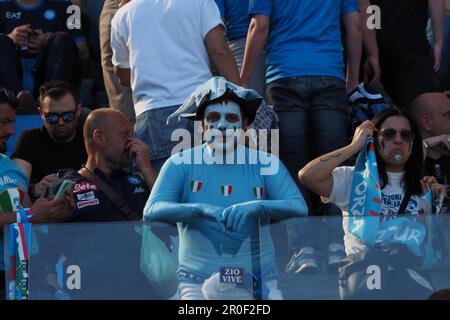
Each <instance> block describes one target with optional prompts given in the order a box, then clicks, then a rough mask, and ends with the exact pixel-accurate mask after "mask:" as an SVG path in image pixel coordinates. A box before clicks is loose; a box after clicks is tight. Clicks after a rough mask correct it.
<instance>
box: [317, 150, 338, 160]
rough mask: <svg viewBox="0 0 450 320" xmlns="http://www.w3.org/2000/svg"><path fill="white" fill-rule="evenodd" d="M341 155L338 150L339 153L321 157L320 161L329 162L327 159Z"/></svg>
mask: <svg viewBox="0 0 450 320" xmlns="http://www.w3.org/2000/svg"><path fill="white" fill-rule="evenodd" d="M340 156H341V153H340V152H338V153H335V154H333V155H331V156H328V157H323V158H320V161H322V162H327V161H329V160H331V159H333V158H339V157H340Z"/></svg>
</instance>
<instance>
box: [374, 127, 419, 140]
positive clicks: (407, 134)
mask: <svg viewBox="0 0 450 320" xmlns="http://www.w3.org/2000/svg"><path fill="white" fill-rule="evenodd" d="M397 132H400V137H401V138H402V140H403V141H405V142H408V143H411V142H412V141H413V140H414V133H413V132H412V131H411V130H407V129H400V130H397V129H394V128H385V129H383V130H381V131H380V136H381V137H382V138H383V139H384V140H385V141H392V140H394V139H395V137H396V136H397Z"/></svg>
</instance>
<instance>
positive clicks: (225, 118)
mask: <svg viewBox="0 0 450 320" xmlns="http://www.w3.org/2000/svg"><path fill="white" fill-rule="evenodd" d="M203 125H204V127H205V128H206V130H207V132H206V134H205V136H206V141H207V143H209V144H210V146H211V147H212V149H213V150H216V151H219V152H229V151H231V150H234V148H235V146H236V143H237V138H238V137H237V136H236V131H237V130H238V129H242V126H243V119H242V115H241V109H240V107H239V105H238V104H237V103H235V102H232V101H221V102H218V103H214V104H211V105H209V106H207V107H206V110H205V117H204V120H203Z"/></svg>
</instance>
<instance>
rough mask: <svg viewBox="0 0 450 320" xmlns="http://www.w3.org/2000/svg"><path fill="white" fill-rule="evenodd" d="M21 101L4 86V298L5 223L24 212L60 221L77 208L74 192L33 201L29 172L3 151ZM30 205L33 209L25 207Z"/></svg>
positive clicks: (0, 210) (0, 207) (1, 272)
mask: <svg viewBox="0 0 450 320" xmlns="http://www.w3.org/2000/svg"><path fill="white" fill-rule="evenodd" d="M17 104H18V103H17V100H16V98H15V97H14V94H13V92H11V91H9V90H7V89H5V88H3V87H0V300H2V299H4V297H5V265H4V254H3V247H4V244H3V226H5V225H7V224H11V223H15V222H17V221H19V220H20V221H21V219H23V218H25V217H24V215H26V216H27V217H29V219H30V221H32V222H48V221H58V220H61V219H65V218H66V217H67V214H68V213H70V212H72V210H73V201H72V200H71V195H70V196H69V195H67V196H66V197H63V198H60V199H54V200H51V201H50V200H47V199H39V200H37V201H36V202H35V203H34V204H33V205H31V202H30V200H29V198H28V196H27V189H28V182H27V177H26V175H25V174H24V173H23V172H22V171H21V170H20V168H19V167H18V166H17V165H15V164H14V163H13V162H12V161H11V160H10V159H9V158H8V157H7V156H5V155H4V154H3V152H5V151H6V141H7V140H8V138H9V137H10V136H12V135H13V134H14V122H15V109H16V108H17ZM30 205H31V207H30ZM26 207H30V209H28V210H24V208H26ZM18 217H19V218H18Z"/></svg>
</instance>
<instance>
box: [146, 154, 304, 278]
mask: <svg viewBox="0 0 450 320" xmlns="http://www.w3.org/2000/svg"><path fill="white" fill-rule="evenodd" d="M261 154H263V153H261V152H258V151H256V150H253V149H247V148H245V157H246V158H245V161H244V162H245V164H234V165H230V164H212V165H208V164H205V163H203V164H195V162H192V163H194V164H185V163H181V164H180V163H179V162H177V159H178V160H179V159H180V156H181V157H183V158H184V157H185V156H186V158H184V159H191V161H192V160H195V159H197V160H198V159H202V158H201V157H202V155H203V157H204V158H205V159H211V157H210V156H209V151H208V150H207V149H206V146H205V145H203V146H199V147H196V148H193V149H190V150H186V151H183V152H182V153H179V154H177V155H174V156H172V157H171V158H169V159H168V160H167V161H166V163H165V164H164V166H163V168H162V169H161V172H160V174H159V176H158V179H157V181H156V183H155V185H154V187H153V190H152V192H151V195H150V198H149V200H148V202H147V205H146V207H145V209H144V215H148V214H149V212H150V211H151V210H152V207H153V206H156V205H157V203H158V202H159V201H167V202H172V203H202V204H210V205H214V206H219V207H224V208H226V207H229V206H231V205H234V204H238V203H244V202H250V201H258V200H261V201H264V200H283V201H291V204H292V206H294V207H295V208H297V209H298V212H299V215H300V214H302V213H305V214H306V213H307V207H306V204H305V201H304V199H303V197H302V196H301V194H300V192H299V190H298V188H297V186H296V185H295V183H294V181H293V180H292V178H291V176H290V175H289V172H288V171H287V169H286V168H285V166H284V165H283V164H282V163H281V161H279V162H278V163H279V169H278V170H274V171H276V173H275V174H272V175H261V172H262V171H261V169H262V168H266V169H267V168H268V167H269V166H270V165H263V164H262V163H268V161H261V159H262V158H261V157H259V155H261ZM196 155H200V157H197V158H195V157H196ZM263 155H265V156H266V157H267V156H268V155H267V154H263ZM250 157H253V158H250ZM258 157H259V158H258ZM249 159H259V160H257V161H249ZM266 159H267V158H266ZM273 159H275V158H273ZM276 160H278V159H276ZM206 161H209V160H206ZM206 161H205V162H206ZM197 163H199V161H198V162H197ZM238 163H242V162H238ZM268 222H269V220H263V221H261V228H260V239H261V242H260V250H261V251H260V252H261V272H262V275H263V276H264V275H268V274H273V273H274V272H276V265H275V256H274V247H273V242H272V239H271V236H270V229H269V224H268ZM177 225H178V233H179V236H180V247H179V263H180V265H181V266H183V267H185V268H188V269H191V270H194V271H196V272H197V273H200V274H203V275H204V276H205V277H209V276H210V275H211V274H213V273H216V272H220V268H221V267H241V268H244V272H252V269H251V256H252V255H251V253H252V251H251V246H250V237H249V235H250V232H251V231H249V232H248V234H244V231H243V232H228V231H224V230H222V229H221V227H220V225H219V224H218V223H217V222H215V221H210V220H206V219H197V220H192V221H189V222H186V221H184V222H179V223H177ZM249 228H250V229H251V228H252V227H251V226H249Z"/></svg>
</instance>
